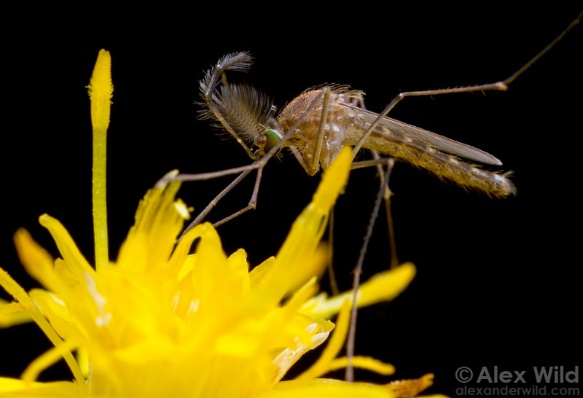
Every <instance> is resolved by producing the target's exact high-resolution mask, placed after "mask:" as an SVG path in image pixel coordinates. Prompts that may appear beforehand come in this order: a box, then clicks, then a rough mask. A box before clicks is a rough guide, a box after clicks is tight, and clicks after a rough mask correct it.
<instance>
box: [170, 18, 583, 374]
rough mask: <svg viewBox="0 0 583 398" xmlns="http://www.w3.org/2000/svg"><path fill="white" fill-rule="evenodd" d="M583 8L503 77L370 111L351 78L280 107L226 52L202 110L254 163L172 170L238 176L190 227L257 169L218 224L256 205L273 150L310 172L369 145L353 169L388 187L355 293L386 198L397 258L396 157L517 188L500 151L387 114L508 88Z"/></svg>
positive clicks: (472, 185)
mask: <svg viewBox="0 0 583 398" xmlns="http://www.w3.org/2000/svg"><path fill="white" fill-rule="evenodd" d="M582 16H583V12H581V13H579V15H578V16H577V17H576V18H575V19H574V20H573V21H572V22H571V23H570V24H569V25H568V26H567V28H566V29H565V30H563V32H561V33H560V34H559V35H558V36H557V37H556V38H555V39H554V40H552V41H551V42H550V43H549V44H548V45H547V46H546V47H544V48H543V49H542V50H541V51H540V52H538V53H537V54H536V55H535V56H534V57H533V58H531V59H530V60H529V61H528V62H526V63H525V64H524V65H523V66H522V67H521V68H520V69H518V70H517V71H516V72H514V73H513V74H512V75H510V76H509V77H508V78H506V79H504V80H500V81H497V82H494V83H488V84H480V85H473V86H466V87H458V88H447V89H436V90H423V91H409V92H402V93H400V94H399V95H397V96H396V97H395V98H394V99H393V100H392V101H391V102H390V103H389V104H388V105H387V106H386V107H385V109H384V110H383V111H382V112H381V113H375V112H372V111H369V110H367V109H366V108H365V106H364V101H363V97H364V92H362V91H360V90H354V89H351V88H350V87H349V86H345V85H336V84H331V85H323V86H319V87H314V88H311V89H308V90H306V91H304V92H303V93H301V94H300V95H299V96H298V97H296V98H294V99H293V100H292V101H290V102H289V103H288V104H287V105H286V106H284V107H283V108H282V109H281V111H279V112H278V111H277V108H276V107H275V106H274V104H273V102H272V100H271V99H270V98H269V97H268V96H267V95H265V94H264V93H262V92H260V91H258V90H256V89H255V88H254V87H252V86H249V85H245V84H233V83H230V82H229V81H228V79H227V73H228V72H247V71H248V70H249V69H250V67H251V65H252V63H253V58H252V56H251V55H250V54H249V53H247V52H238V53H231V54H227V55H225V56H223V57H222V58H221V59H220V60H219V61H218V62H217V63H216V64H215V65H214V66H213V67H211V68H210V69H209V70H208V71H207V72H206V73H205V76H204V78H203V79H202V80H201V81H200V84H199V86H200V94H201V98H202V100H203V109H202V110H201V111H200V115H201V117H202V118H203V119H208V120H211V122H213V124H215V125H216V126H218V127H220V128H222V129H224V130H226V131H227V132H228V133H229V134H230V135H231V136H232V137H233V138H234V139H235V140H236V141H237V142H238V143H239V144H240V145H241V147H242V148H243V149H244V150H245V151H246V152H247V154H248V155H249V157H250V158H251V159H252V160H253V163H252V164H250V165H247V166H242V167H237V168H232V169H228V170H222V171H217V172H211V173H203V174H178V175H175V176H172V177H168V178H171V179H174V180H181V181H196V180H208V179H213V178H217V177H222V176H226V175H233V174H238V176H237V177H236V178H235V179H234V180H233V181H232V182H231V183H230V184H229V185H228V186H227V187H226V188H224V189H223V190H222V191H221V192H220V193H219V194H218V195H217V196H216V197H215V198H214V199H213V200H212V201H211V202H210V203H209V204H208V205H207V207H206V208H205V209H203V210H202V211H201V212H200V213H199V214H198V216H197V217H196V218H195V219H194V220H193V221H192V223H191V224H190V225H189V226H188V227H187V228H186V229H185V231H184V232H183V234H184V233H186V232H187V231H188V230H190V229H191V228H192V227H194V226H195V225H196V224H198V223H200V222H201V221H202V220H203V219H204V218H205V217H206V216H207V215H208V214H209V213H210V211H211V210H212V209H213V208H214V207H215V206H216V205H217V204H218V202H219V201H220V200H221V199H222V198H223V197H224V196H225V195H227V194H228V192H230V191H231V190H232V189H233V188H234V187H235V186H236V185H237V184H239V182H241V181H242V180H243V179H244V178H245V177H246V176H247V175H249V174H250V173H251V172H252V171H253V170H257V175H256V179H255V184H254V188H253V192H252V194H251V198H250V200H249V202H248V204H247V206H245V207H244V208H242V209H240V210H239V211H237V212H235V213H233V214H231V215H230V216H228V217H226V218H224V219H222V220H220V221H218V222H216V223H215V226H218V225H221V224H223V223H225V222H227V221H229V220H232V219H234V218H236V217H238V216H239V215H241V214H243V213H245V212H247V211H249V210H251V209H255V208H256V205H257V196H258V191H259V187H260V182H261V178H262V173H263V169H264V168H265V165H266V164H267V162H268V161H269V160H270V159H271V158H273V157H274V156H279V155H280V153H281V152H282V151H283V150H289V151H290V152H291V153H292V154H293V155H294V157H295V158H296V159H297V161H298V162H299V163H300V164H301V166H302V167H303V168H304V170H305V171H306V173H307V174H308V175H310V176H313V175H315V174H316V173H317V172H318V171H319V170H320V169H324V170H325V169H326V168H327V167H328V166H329V165H330V164H331V163H332V161H333V160H334V159H335V158H336V156H337V155H338V153H339V152H340V150H341V148H342V146H344V145H349V146H352V147H353V159H354V158H356V157H357V155H358V153H359V152H360V151H361V150H363V149H364V150H369V151H371V152H372V154H373V159H372V160H365V161H359V162H354V163H353V169H357V168H361V167H368V166H376V167H377V168H379V171H381V172H382V173H381V180H382V182H381V189H380V190H379V194H378V195H377V200H376V202H375V207H374V210H373V213H372V215H371V218H370V220H369V225H368V227H367V233H366V235H365V239H364V244H363V246H362V248H361V252H360V255H359V258H358V261H357V265H356V268H355V270H354V281H353V287H354V291H355V294H356V291H357V289H358V286H359V283H360V279H359V278H360V273H361V270H362V262H363V260H364V255H365V252H366V246H367V244H368V239H369V238H370V235H371V234H372V225H373V224H374V222H375V220H376V217H377V214H378V212H379V209H380V203H381V202H382V201H383V200H384V201H385V204H386V207H387V210H388V211H387V218H388V223H389V232H390V233H389V237H390V239H391V252H392V253H391V263H392V264H393V263H397V264H398V261H397V257H396V254H394V253H395V250H394V238H393V234H392V221H391V218H390V210H389V208H390V190H389V188H388V180H389V176H390V172H391V169H392V165H393V159H396V160H397V161H403V162H406V163H409V164H411V165H413V166H416V167H419V168H421V169H425V170H427V171H429V172H431V173H432V174H434V175H436V176H438V177H440V178H442V179H445V180H449V181H452V182H454V183H456V184H457V185H459V186H461V187H463V188H468V189H472V190H476V191H479V192H483V193H485V194H486V195H489V196H491V197H494V198H507V197H509V196H512V195H514V194H515V193H516V187H515V186H514V184H513V183H512V181H511V180H510V175H511V173H510V172H505V171H502V170H499V169H495V170H491V168H500V166H502V162H501V161H500V160H499V159H498V158H496V157H495V156H493V155H491V154H489V153H487V152H485V151H482V150H480V149H478V148H475V147H473V146H470V145H467V144H464V143H461V142H458V141H455V140H452V139H450V138H447V137H445V136H442V135H439V134H436V133H433V132H430V131H427V130H425V129H422V128H420V127H417V126H413V125H410V124H406V123H403V122H401V121H398V120H395V119H392V118H390V117H388V114H389V113H390V112H391V110H392V109H393V108H394V107H395V106H396V105H397V104H398V103H399V102H400V101H402V100H403V99H405V98H407V97H422V96H436V95H444V94H456V93H471V92H484V91H507V90H508V87H509V85H510V84H511V83H512V82H514V80H516V79H517V78H518V77H519V76H520V75H522V74H523V73H524V72H525V71H526V70H527V69H529V68H530V67H531V66H532V65H533V64H534V63H536V62H537V61H538V60H539V59H540V58H541V57H543V56H544V55H545V54H546V53H547V52H548V51H549V50H550V49H551V48H552V47H554V46H555V44H556V43H558V42H559V41H560V40H561V39H562V38H563V37H564V36H565V35H566V34H567V33H568V32H569V31H570V30H571V29H573V28H574V27H575V26H576V25H577V24H578V23H579V22H580V20H581V18H582ZM355 325H356V307H355V306H353V311H352V320H351V326H350V332H349V336H348V339H347V341H348V346H347V356H348V357H349V358H351V357H352V355H353V353H354V335H355V333H356V329H355ZM346 378H347V380H352V367H351V366H349V367H348V368H347V374H346Z"/></svg>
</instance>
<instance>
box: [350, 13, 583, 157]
mask: <svg viewBox="0 0 583 398" xmlns="http://www.w3.org/2000/svg"><path fill="white" fill-rule="evenodd" d="M581 18H583V11H582V12H581V13H579V15H578V16H577V18H575V19H574V20H573V21H572V22H571V23H570V24H569V26H567V28H566V29H565V30H563V31H562V32H561V33H560V34H559V35H558V36H557V37H555V39H554V40H553V41H551V42H550V43H549V44H548V45H547V46H546V47H544V48H543V49H542V50H541V51H539V52H538V53H537V54H536V55H535V56H534V57H532V58H531V59H530V60H529V61H528V62H527V63H525V64H524V65H523V66H522V67H520V68H519V69H518V70H517V71H516V72H514V73H513V74H512V75H510V76H509V77H507V78H506V79H504V80H500V81H498V82H494V83H488V84H479V85H474V86H467V87H456V88H444V89H437V90H422V91H408V92H403V93H400V94H398V95H397V96H396V97H395V98H393V100H392V101H391V102H390V103H389V105H387V107H386V108H385V109H384V110H383V111H382V112H381V113H380V114H379V116H378V117H377V118H376V120H375V121H374V122H373V123H372V124H371V125H370V126H369V128H368V129H367V130H366V132H365V133H364V134H363V136H362V137H361V138H360V140H359V141H358V143H357V144H356V145H355V146H354V149H353V152H352V153H353V158H354V156H356V154H357V153H358V151H359V150H360V149H361V148H362V145H363V144H364V142H365V141H366V140H367V139H368V137H369V136H370V134H371V133H372V132H373V131H374V129H375V128H376V126H378V124H379V123H380V122H381V120H382V119H383V118H384V117H385V116H387V115H388V114H389V112H390V111H391V110H392V109H393V108H394V107H395V106H396V105H397V104H398V103H399V102H401V101H402V100H403V99H404V98H406V97H426V96H434V95H444V94H457V93H471V92H476V91H507V90H508V86H509V85H510V84H511V83H512V82H514V80H516V79H517V78H518V77H519V76H520V75H522V74H523V73H524V72H525V71H526V70H528V69H529V68H530V67H531V66H532V65H533V64H535V63H536V62H537V61H538V60H539V59H540V58H542V57H543V56H544V55H545V54H546V53H547V52H548V51H549V50H550V49H551V48H553V47H554V46H555V45H556V44H557V43H558V42H559V41H560V40H561V39H562V38H563V36H565V35H566V34H567V33H568V32H569V31H570V30H571V29H573V28H574V27H575V26H576V25H577V24H578V23H579V22H580V21H581Z"/></svg>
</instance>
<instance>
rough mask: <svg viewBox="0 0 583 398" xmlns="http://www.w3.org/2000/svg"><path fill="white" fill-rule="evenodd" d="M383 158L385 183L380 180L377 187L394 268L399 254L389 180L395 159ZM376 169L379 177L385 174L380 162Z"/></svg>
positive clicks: (375, 155) (373, 153)
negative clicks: (381, 194)
mask: <svg viewBox="0 0 583 398" xmlns="http://www.w3.org/2000/svg"><path fill="white" fill-rule="evenodd" d="M371 152H372V155H373V157H374V159H375V160H377V161H380V160H381V159H382V158H381V157H380V155H379V153H378V152H377V151H371ZM385 160H386V165H387V166H386V167H387V171H386V174H387V175H388V177H387V184H386V185H384V186H383V185H382V182H381V186H380V188H379V189H381V190H383V201H384V203H385V213H386V216H387V232H388V235H389V249H390V252H391V268H396V267H397V266H398V265H399V256H398V255H397V242H396V239H395V228H394V222H393V212H392V210H391V197H392V196H393V191H391V188H390V187H389V180H390V178H391V172H392V171H393V167H394V165H395V160H394V159H393V158H385ZM377 170H378V172H379V177H380V176H383V175H384V174H385V172H384V170H383V167H382V164H381V163H379V164H377Z"/></svg>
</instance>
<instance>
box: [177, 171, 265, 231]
mask: <svg viewBox="0 0 583 398" xmlns="http://www.w3.org/2000/svg"><path fill="white" fill-rule="evenodd" d="M252 170H253V169H251V168H248V169H247V170H245V171H243V172H242V173H241V174H239V176H237V178H235V179H234V180H233V181H232V182H231V183H230V184H229V185H227V187H226V188H224V189H223V190H222V191H221V192H220V193H219V194H218V195H217V196H215V197H214V198H213V200H211V201H210V203H209V204H208V205H207V206H206V207H205V208H204V209H203V210H202V211H201V212H200V213H199V214H198V216H196V218H195V219H194V220H193V221H192V222H191V223H190V224H189V225H188V227H186V228H185V229H184V231H182V234H180V236H179V237H178V241H180V239H182V237H183V236H184V235H185V234H186V233H187V232H188V231H190V230H191V229H192V228H194V226H196V225H198V224H199V223H200V222H201V221H202V220H203V219H204V218H205V217H206V216H207V215H208V214H209V213H210V212H211V210H212V209H213V208H214V207H215V206H216V205H217V204H218V203H219V201H220V200H221V199H222V198H223V197H225V195H226V194H228V193H229V192H230V191H231V190H232V189H233V188H234V187H235V186H236V185H237V184H239V183H240V182H241V180H243V178H245V177H246V176H247V175H248V174H249V173H250V172H251V171H252ZM257 179H258V180H259V179H260V173H257ZM255 185H256V186H257V185H258V182H257V181H256V182H255ZM249 204H251V203H249ZM248 206H249V205H248ZM231 218H234V217H231ZM221 224H222V222H221Z"/></svg>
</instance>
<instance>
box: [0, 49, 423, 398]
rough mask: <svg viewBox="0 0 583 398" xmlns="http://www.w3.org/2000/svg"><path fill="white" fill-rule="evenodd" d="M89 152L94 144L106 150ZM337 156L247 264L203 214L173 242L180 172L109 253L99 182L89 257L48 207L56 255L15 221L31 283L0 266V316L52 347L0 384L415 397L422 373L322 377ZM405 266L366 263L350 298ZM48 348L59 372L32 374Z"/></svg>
mask: <svg viewBox="0 0 583 398" xmlns="http://www.w3.org/2000/svg"><path fill="white" fill-rule="evenodd" d="M100 62H101V63H100ZM103 62H105V65H104V64H102V63H103ZM108 62H110V57H109V54H108V53H107V52H104V51H102V53H100V57H99V58H98V62H97V65H96V68H95V72H94V78H93V79H92V84H91V90H92V95H91V99H92V116H93V117H94V119H95V118H97V119H98V120H94V123H93V125H94V134H95V131H96V130H99V131H101V133H103V134H104V133H105V130H107V126H108V124H109V104H110V102H109V101H110V98H111V92H112V88H113V86H112V85H111V77H110V75H109V74H108V73H109V69H110V66H109V63H108ZM99 71H101V72H99ZM99 73H102V74H101V75H98V76H97V77H96V74H99ZM99 101H101V102H99ZM96 102H99V103H96ZM103 139H104V138H103ZM95 142H96V141H95V140H94V145H95ZM102 143H104V142H102ZM94 154H96V155H95V156H104V154H105V148H104V147H103V148H102V149H101V150H98V151H95V150H94ZM350 161H351V152H350V150H349V149H348V148H347V149H345V150H344V151H343V152H342V154H341V155H340V156H339V157H338V159H337V161H336V162H334V164H333V165H332V166H331V167H330V168H329V169H328V170H327V172H326V173H325V175H324V177H323V180H322V182H321V184H320V186H319V188H318V190H317V192H316V193H315V195H314V198H313V200H312V202H311V203H310V204H309V205H308V206H307V207H306V209H305V210H304V211H303V212H302V213H301V214H300V216H299V217H298V218H297V219H296V221H295V223H294V224H293V225H292V228H291V230H290V232H289V235H288V237H287V239H286V240H285V242H284V244H283V245H282V247H281V249H280V250H279V252H278V253H277V255H276V256H274V257H272V258H269V259H267V260H266V261H264V262H263V263H261V264H259V265H258V266H256V267H250V265H249V264H248V262H247V259H246V253H245V251H244V250H242V249H240V250H237V251H235V252H234V253H232V254H230V255H227V254H226V253H225V252H224V250H223V248H222V246H221V241H220V238H219V235H218V234H217V231H216V230H215V229H214V228H213V226H212V225H211V224H208V223H203V224H200V225H197V226H196V227H194V228H192V229H191V230H190V231H188V232H187V233H186V234H185V235H184V236H183V237H182V238H181V239H180V241H179V242H178V243H176V238H177V237H178V236H179V234H180V232H181V231H182V228H183V224H184V221H185V220H186V219H187V218H188V217H189V211H188V208H187V206H186V205H185V204H184V203H183V202H182V201H181V200H180V199H177V198H176V195H177V192H178V190H179V187H180V183H179V182H170V183H168V184H166V185H164V186H156V187H154V188H152V189H151V190H150V191H148V192H147V193H146V195H145V196H144V198H143V199H142V201H141V202H140V204H139V206H138V210H137V212H136V216H135V224H134V226H133V227H132V228H131V229H130V231H129V233H128V236H127V238H126V240H125V241H124V242H123V244H122V246H121V248H120V250H119V255H118V258H117V259H116V260H115V261H109V260H108V258H109V257H108V254H107V245H106V244H105V243H104V241H105V240H106V238H107V230H106V228H107V221H106V217H105V202H104V196H102V197H101V198H100V195H102V193H103V189H104V188H103V187H104V185H105V184H104V181H101V182H99V184H100V187H102V188H100V189H99V190H95V189H94V217H96V218H99V220H96V222H95V235H96V260H95V262H96V264H95V267H93V266H92V265H91V264H90V262H89V261H88V260H87V259H86V258H85V257H84V256H83V255H82V254H81V252H80V251H79V249H78V248H77V246H76V245H75V243H74V240H73V238H72V237H71V236H70V235H69V233H68V232H67V230H66V228H65V227H64V226H63V225H62V224H61V223H60V222H59V221H58V220H57V219H55V218H53V217H51V216H49V215H46V214H45V215H42V216H41V217H40V223H41V224H42V225H43V226H44V227H45V228H46V229H47V230H48V231H49V233H50V234H51V235H52V237H53V239H54V241H55V243H56V245H57V247H58V249H59V252H60V256H61V257H60V258H57V259H53V258H52V257H51V256H50V255H49V254H48V252H47V251H45V250H44V249H43V248H42V247H40V246H39V245H38V244H37V243H36V242H35V241H34V240H33V239H32V237H31V236H30V234H29V233H28V232H27V231H25V230H23V229H21V230H19V231H17V233H16V234H15V238H14V239H15V244H16V247H17V251H18V254H19V256H20V259H21V262H22V264H23V265H24V267H25V268H26V270H27V271H28V272H29V273H30V274H31V275H32V276H33V277H34V278H35V279H36V280H37V281H38V282H39V283H40V284H41V285H42V287H43V288H37V289H32V290H30V291H29V292H26V291H24V289H22V288H21V287H20V285H18V283H17V282H16V281H14V280H13V279H12V278H11V277H10V276H9V275H8V273H7V272H6V271H4V270H3V269H1V268H0V285H1V286H2V287H3V288H4V289H5V290H6V291H7V292H8V293H9V294H10V295H11V296H12V297H13V299H14V301H13V302H10V303H8V302H2V303H0V326H9V325H12V324H17V323H21V322H23V321H25V320H26V319H30V320H32V321H34V322H35V323H36V324H37V325H38V326H39V327H40V329H41V330H42V331H43V332H44V333H45V334H46V335H47V337H48V338H49V339H50V341H51V342H52V344H53V345H54V347H53V348H52V349H50V350H48V351H47V352H45V353H43V354H42V355H40V356H39V357H38V358H37V359H36V360H34V361H33V362H32V363H31V364H30V365H29V366H28V368H27V369H26V370H25V371H24V372H23V374H22V376H21V378H20V379H12V378H0V395H2V396H19V397H27V396H29V397H32V396H43V397H49V396H55V397H69V396H70V397H161V396H172V397H229V398H233V397H235V398H236V397H264V398H267V397H295V396H302V397H312V396H313V397H326V396H330V397H332V396H334V397H349V396H350V397H353V396H359V397H394V396H406V395H415V394H417V392H418V391H421V390H423V389H425V388H426V387H427V386H429V385H431V383H432V381H431V379H432V375H426V376H424V377H422V378H420V379H417V380H409V381H404V382H402V383H401V384H398V383H397V384H395V383H389V384H386V385H375V384H372V383H362V382H354V383H348V382H344V381H341V380H335V379H329V378H323V376H325V375H326V373H328V372H330V371H332V370H335V369H338V368H342V367H345V366H347V363H348V361H347V358H342V357H340V358H339V357H338V353H339V352H340V350H341V348H342V346H343V344H344V340H345V338H346V331H347V329H348V324H349V317H350V306H351V304H352V303H351V299H352V297H353V294H352V293H351V292H347V293H345V294H344V295H340V296H336V297H330V298H328V297H327V296H326V295H324V294H322V293H320V294H318V284H317V275H320V274H321V273H322V270H323V267H324V266H325V259H326V250H325V248H324V247H323V246H322V245H321V242H320V240H321V237H322V234H323V232H324V229H325V227H326V221H327V217H328V214H329V212H330V209H331V207H332V205H333V204H334V202H335V200H336V198H337V196H338V195H339V194H340V193H341V191H342V190H343V189H344V186H345V184H346V181H347V178H348V172H349V167H350ZM104 165H105V162H103V159H102V160H100V161H94V178H95V175H96V174H95V173H97V174H100V175H101V177H99V178H103V179H104V178H105V173H104V170H102V169H100V170H95V168H96V167H97V168H104V167H105V166H104ZM96 191H98V192H97V193H96ZM104 237H105V239H104ZM414 274H415V267H414V266H413V265H412V264H403V265H401V266H399V267H398V268H396V269H393V270H390V271H387V272H384V273H382V274H378V275H376V276H375V277H373V278H372V279H370V280H369V281H368V282H365V283H364V284H363V285H362V286H361V287H360V289H359V291H358V295H357V303H356V305H358V306H362V305H370V304H374V303H376V302H379V301H385V300H389V299H392V298H393V297H395V296H396V295H398V294H399V292H401V291H402V290H403V289H405V288H406V286H407V285H408V284H409V282H410V281H411V280H412V279H413V277H414ZM336 314H338V318H337V321H336V323H333V322H332V321H331V320H330V319H332V317H333V316H335V315H336ZM325 342H326V343H327V345H326V346H325V348H324V349H323V351H322V354H321V356H320V358H319V359H318V360H316V361H315V362H314V363H313V364H312V366H311V367H309V368H308V369H306V370H305V371H304V373H302V374H300V375H299V376H297V377H295V378H292V379H289V380H285V381H284V379H285V376H286V374H287V373H288V371H289V369H290V368H291V367H292V366H293V365H294V364H295V363H296V362H297V361H298V360H299V359H300V358H301V357H302V355H303V354H305V353H306V352H308V351H310V350H313V349H314V348H316V347H318V346H320V345H322V344H323V343H325ZM61 359H64V360H65V361H66V363H67V365H68V366H69V368H70V370H71V373H72V381H58V382H38V381H37V379H38V376H39V374H40V373H41V372H42V371H43V370H45V369H46V368H48V367H49V366H51V365H52V364H54V363H55V362H57V361H59V360H61ZM351 362H352V365H353V366H355V367H361V368H364V369H369V370H371V371H373V372H377V373H380V374H386V375H390V374H392V373H393V372H394V369H393V367H392V366H391V365H389V364H386V363H382V362H380V361H378V360H376V359H374V358H368V357H354V358H352V359H351Z"/></svg>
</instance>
